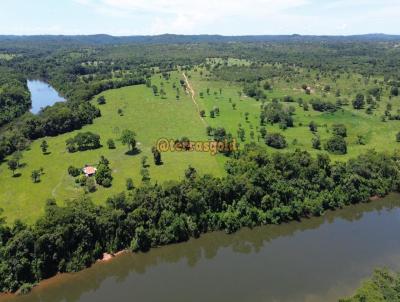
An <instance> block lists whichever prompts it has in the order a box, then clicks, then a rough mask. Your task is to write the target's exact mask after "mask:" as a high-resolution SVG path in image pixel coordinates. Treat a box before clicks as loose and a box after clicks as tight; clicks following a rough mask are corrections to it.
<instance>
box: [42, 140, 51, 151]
mask: <svg viewBox="0 0 400 302" xmlns="http://www.w3.org/2000/svg"><path fill="white" fill-rule="evenodd" d="M40 148H41V149H42V153H43V154H44V153H46V152H47V149H48V148H49V145H48V144H47V142H46V141H45V140H43V141H42V143H41V144H40Z"/></svg>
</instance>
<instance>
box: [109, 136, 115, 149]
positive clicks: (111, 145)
mask: <svg viewBox="0 0 400 302" xmlns="http://www.w3.org/2000/svg"><path fill="white" fill-rule="evenodd" d="M107 146H108V149H115V142H114V140H113V139H112V138H110V139H108V140H107Z"/></svg>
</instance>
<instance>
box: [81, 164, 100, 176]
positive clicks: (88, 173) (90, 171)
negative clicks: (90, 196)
mask: <svg viewBox="0 0 400 302" xmlns="http://www.w3.org/2000/svg"><path fill="white" fill-rule="evenodd" d="M96 171H97V169H96V168H95V167H93V166H85V168H83V173H85V176H86V177H90V176H93V175H94V174H96Z"/></svg>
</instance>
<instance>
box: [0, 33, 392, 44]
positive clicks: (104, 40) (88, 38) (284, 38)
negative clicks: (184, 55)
mask: <svg viewBox="0 0 400 302" xmlns="http://www.w3.org/2000/svg"><path fill="white" fill-rule="evenodd" d="M13 41H19V42H53V43H54V42H56V43H57V42H67V43H68V42H69V43H78V44H80V43H83V44H131V43H149V44H151V43H152V44H157V43H160V44H165V43H171V44H177V43H218V42H225V43H229V42H292V41H293V42H302V41H303V42H318V41H321V42H329V41H331V42H335V41H350V42H351V41H353V42H355V41H359V42H368V41H371V42H377V41H382V42H385V41H400V35H386V34H366V35H351V36H313V35H297V34H294V35H247V36H222V35H174V34H163V35H156V36H111V35H105V34H99V35H71V36H65V35H34V36H16V35H0V42H13Z"/></svg>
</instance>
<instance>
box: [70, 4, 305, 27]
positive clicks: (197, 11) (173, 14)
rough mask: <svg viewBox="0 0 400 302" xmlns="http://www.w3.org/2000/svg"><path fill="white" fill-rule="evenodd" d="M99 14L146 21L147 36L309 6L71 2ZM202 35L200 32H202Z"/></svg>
mask: <svg viewBox="0 0 400 302" xmlns="http://www.w3.org/2000/svg"><path fill="white" fill-rule="evenodd" d="M74 1H75V2H76V3H79V4H82V5H86V6H89V7H91V8H92V9H94V10H96V11H97V12H99V13H102V14H105V15H108V16H113V17H114V16H119V17H122V18H124V17H125V18H138V17H140V18H147V19H148V21H149V24H148V28H147V33H149V34H160V33H166V32H169V33H186V34H188V33H201V30H207V31H209V30H210V29H211V28H213V26H215V31H214V32H218V25H220V24H221V23H232V22H234V18H239V17H240V18H241V17H243V16H245V17H247V18H251V19H254V20H257V19H258V20H266V19H267V18H269V17H271V18H272V17H276V16H278V15H280V14H283V13H284V12H285V11H286V10H287V9H293V8H296V7H301V6H303V5H306V4H309V3H310V1H311V0H279V1H276V0H248V1H243V0H202V1H193V0H74ZM203 33H204V32H203Z"/></svg>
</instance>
